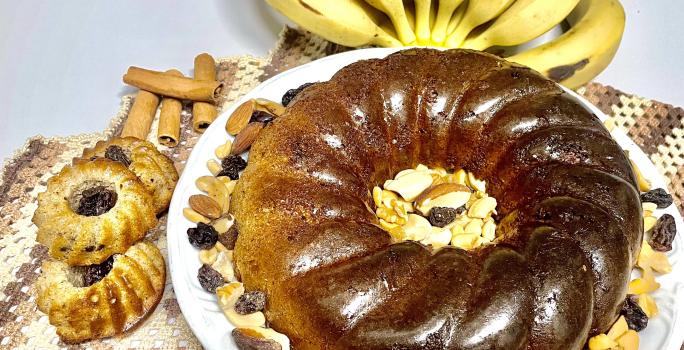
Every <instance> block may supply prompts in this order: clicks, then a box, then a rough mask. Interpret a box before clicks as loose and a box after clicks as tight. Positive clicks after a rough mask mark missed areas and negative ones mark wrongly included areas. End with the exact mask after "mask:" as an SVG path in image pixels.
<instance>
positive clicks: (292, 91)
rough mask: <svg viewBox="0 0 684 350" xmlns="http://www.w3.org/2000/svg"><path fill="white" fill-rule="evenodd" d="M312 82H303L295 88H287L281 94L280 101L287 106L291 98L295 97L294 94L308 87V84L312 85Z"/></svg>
mask: <svg viewBox="0 0 684 350" xmlns="http://www.w3.org/2000/svg"><path fill="white" fill-rule="evenodd" d="M313 84H314V83H305V84H302V85H300V86H299V87H298V88H296V89H290V90H287V92H286V93H285V95H283V100H282V101H281V102H282V104H283V106H285V107H287V105H289V104H290V102H292V100H293V99H294V98H295V96H297V95H299V93H300V92H302V91H303V90H304V89H306V88H308V87H309V86H311V85H313Z"/></svg>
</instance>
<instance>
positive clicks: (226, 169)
mask: <svg viewBox="0 0 684 350" xmlns="http://www.w3.org/2000/svg"><path fill="white" fill-rule="evenodd" d="M246 167H247V162H246V161H245V160H244V159H242V157H240V156H238V155H232V156H228V157H226V158H223V160H222V161H221V171H220V172H219V173H218V174H216V176H228V177H229V178H230V179H231V180H237V179H238V178H239V177H240V172H241V171H242V170H245V168H246Z"/></svg>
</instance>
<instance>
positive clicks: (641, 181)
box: [629, 159, 651, 192]
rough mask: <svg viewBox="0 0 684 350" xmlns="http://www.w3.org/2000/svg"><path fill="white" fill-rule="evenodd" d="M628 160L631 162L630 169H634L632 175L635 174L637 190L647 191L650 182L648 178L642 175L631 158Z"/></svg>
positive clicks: (649, 187)
mask: <svg viewBox="0 0 684 350" xmlns="http://www.w3.org/2000/svg"><path fill="white" fill-rule="evenodd" d="M629 162H630V163H632V170H634V176H636V180H637V186H638V187H639V191H641V192H647V191H649V190H650V189H651V183H650V182H649V181H648V180H646V178H645V177H644V175H643V174H642V173H641V170H639V167H638V166H637V165H636V163H634V161H633V160H631V159H630V160H629Z"/></svg>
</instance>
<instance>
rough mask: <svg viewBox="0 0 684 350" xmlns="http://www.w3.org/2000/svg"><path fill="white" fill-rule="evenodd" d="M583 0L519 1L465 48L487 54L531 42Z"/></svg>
mask: <svg viewBox="0 0 684 350" xmlns="http://www.w3.org/2000/svg"><path fill="white" fill-rule="evenodd" d="M578 2H579V0H517V1H516V2H514V3H513V4H512V5H511V6H510V7H509V8H508V9H507V10H506V11H504V12H503V13H502V14H501V15H500V16H499V17H498V18H497V19H496V20H494V23H492V24H491V25H490V26H489V27H488V28H487V29H485V30H484V31H483V32H482V33H480V34H479V35H477V36H475V37H472V38H467V39H466V40H465V41H464V42H463V45H462V47H464V48H469V49H475V50H484V49H486V48H489V47H492V46H513V45H518V44H522V43H524V42H528V41H530V40H532V39H534V38H536V37H538V36H540V35H542V34H544V33H546V32H547V31H548V30H549V29H551V28H553V26H555V25H556V24H558V23H560V22H561V21H562V20H563V19H565V17H567V16H568V14H569V13H570V12H571V11H572V9H574V8H575V6H576V5H577V3H578Z"/></svg>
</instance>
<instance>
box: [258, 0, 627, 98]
mask: <svg viewBox="0 0 684 350" xmlns="http://www.w3.org/2000/svg"><path fill="white" fill-rule="evenodd" d="M266 1H267V2H268V3H269V4H270V5H271V6H273V7H274V8H275V9H277V10H278V11H279V12H281V13H283V14H284V15H285V16H286V17H288V18H290V19H291V20H292V21H294V22H295V23H297V24H299V25H300V26H302V27H303V28H304V29H307V30H309V31H311V32H313V33H315V34H318V35H320V36H322V37H324V38H325V39H327V40H330V41H332V42H335V43H337V44H340V45H345V46H351V47H359V46H369V45H374V46H384V47H397V46H436V47H446V48H468V49H475V50H486V49H490V50H491V49H493V48H506V47H512V46H516V45H520V44H524V43H527V42H529V41H531V40H533V39H535V38H538V37H539V36H541V35H542V34H544V33H546V32H547V31H549V30H551V29H552V28H554V27H555V26H556V25H558V24H559V23H561V22H563V21H566V22H567V23H568V24H569V25H570V28H569V29H568V30H567V31H565V32H564V33H563V34H562V35H560V36H559V37H557V38H555V39H553V40H551V41H549V42H546V43H544V44H542V45H539V46H536V47H533V48H530V49H527V50H523V51H522V52H519V53H515V54H513V55H510V56H508V57H506V58H507V59H508V60H510V61H513V62H517V63H520V64H523V65H526V66H529V67H531V68H533V69H535V70H537V71H539V72H541V73H542V74H544V75H546V76H547V77H549V78H551V79H553V80H555V81H557V82H560V83H561V84H563V85H565V86H567V87H569V88H577V87H579V86H581V85H583V84H585V83H586V82H588V81H589V80H591V79H592V78H594V77H595V76H596V75H598V74H599V73H600V72H601V71H602V70H603V69H604V68H606V66H608V64H609V63H610V61H611V60H612V59H613V56H614V55H615V52H616V51H617V48H618V46H619V45H620V40H621V39H622V33H623V31H624V28H625V13H624V9H623V8H622V6H621V5H620V2H619V1H618V0H266ZM504 51H505V50H504Z"/></svg>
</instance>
